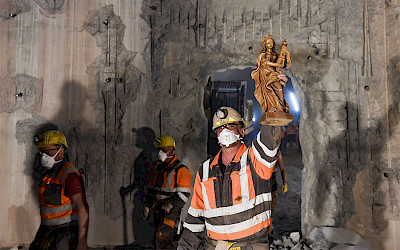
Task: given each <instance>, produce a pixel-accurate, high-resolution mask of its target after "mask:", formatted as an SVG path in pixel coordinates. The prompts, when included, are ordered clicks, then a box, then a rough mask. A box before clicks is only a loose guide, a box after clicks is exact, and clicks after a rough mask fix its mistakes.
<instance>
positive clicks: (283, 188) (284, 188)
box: [281, 184, 287, 194]
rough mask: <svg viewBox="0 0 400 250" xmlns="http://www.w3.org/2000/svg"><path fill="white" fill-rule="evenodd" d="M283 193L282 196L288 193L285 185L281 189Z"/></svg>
mask: <svg viewBox="0 0 400 250" xmlns="http://www.w3.org/2000/svg"><path fill="white" fill-rule="evenodd" d="M281 192H282V194H284V193H286V192H287V184H283V185H282V187H281Z"/></svg>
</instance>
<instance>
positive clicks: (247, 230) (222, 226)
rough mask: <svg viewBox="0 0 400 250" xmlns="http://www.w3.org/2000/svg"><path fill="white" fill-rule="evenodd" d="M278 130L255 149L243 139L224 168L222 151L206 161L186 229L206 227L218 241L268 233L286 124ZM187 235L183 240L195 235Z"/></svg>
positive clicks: (258, 140) (194, 230)
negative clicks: (273, 177) (274, 174)
mask: <svg viewBox="0 0 400 250" xmlns="http://www.w3.org/2000/svg"><path fill="white" fill-rule="evenodd" d="M269 131H275V130H274V129H271V128H269ZM276 131H277V133H276V134H274V133H272V134H273V136H271V133H269V134H268V135H269V136H268V135H265V136H264V137H263V138H261V135H260V133H259V134H258V136H257V138H256V139H255V140H254V141H253V144H252V146H251V147H250V148H247V147H246V146H245V145H244V144H242V146H241V147H240V149H239V151H238V152H237V153H236V155H235V157H234V159H233V160H232V162H231V164H229V165H228V166H226V169H225V172H224V173H222V172H221V170H220V167H219V158H220V157H221V151H220V152H219V153H218V154H217V155H216V156H215V157H214V158H211V159H209V160H207V161H206V162H204V163H203V166H202V167H200V169H199V171H198V172H197V175H196V180H195V184H194V193H193V197H192V202H191V206H190V208H189V210H188V215H187V217H186V221H185V223H184V227H185V230H189V231H190V232H192V233H194V234H196V235H197V234H198V233H201V232H202V231H204V230H205V229H206V230H207V236H208V237H209V238H211V239H214V240H232V241H247V240H254V239H256V238H259V237H263V236H266V235H267V230H268V227H269V225H270V224H271V201H272V197H271V182H270V178H271V175H272V172H273V167H274V165H275V163H276V161H277V158H278V155H279V143H280V135H281V131H280V129H276ZM271 137H273V138H274V139H272V138H271ZM266 145H269V146H270V147H271V148H272V150H271V149H269V148H268V147H267V146H266ZM186 236H187V239H182V238H181V240H182V244H183V243H185V242H186V243H187V242H189V241H191V240H192V239H195V237H191V236H190V233H185V232H184V234H183V236H182V237H183V238H184V237H186ZM180 243H181V242H180Z"/></svg>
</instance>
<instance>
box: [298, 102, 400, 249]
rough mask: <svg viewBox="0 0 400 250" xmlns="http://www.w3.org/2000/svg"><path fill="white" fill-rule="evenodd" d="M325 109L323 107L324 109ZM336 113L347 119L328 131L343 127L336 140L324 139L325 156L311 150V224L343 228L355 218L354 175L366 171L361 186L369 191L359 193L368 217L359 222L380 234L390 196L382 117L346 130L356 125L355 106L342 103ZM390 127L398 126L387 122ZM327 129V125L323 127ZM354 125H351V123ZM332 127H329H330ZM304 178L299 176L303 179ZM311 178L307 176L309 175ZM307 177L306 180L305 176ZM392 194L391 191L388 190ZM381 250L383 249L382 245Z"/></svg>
mask: <svg viewBox="0 0 400 250" xmlns="http://www.w3.org/2000/svg"><path fill="white" fill-rule="evenodd" d="M325 109H326V107H325ZM340 110H342V111H343V110H345V111H346V113H347V119H344V120H342V121H340V122H339V123H338V124H336V125H334V126H335V127H331V129H332V128H336V129H337V128H338V127H340V128H347V129H346V130H343V131H342V133H339V134H337V136H336V137H333V138H332V137H329V134H327V135H325V136H326V138H327V139H326V141H325V145H326V149H327V152H326V155H321V154H320V152H318V151H320V150H321V149H317V148H314V152H313V155H314V157H315V163H316V165H315V169H314V171H315V175H316V177H315V180H316V183H314V185H313V186H310V188H313V190H314V195H313V196H312V197H310V198H311V199H312V200H313V206H312V209H313V211H314V212H315V215H316V217H315V220H316V221H314V222H311V223H312V224H314V226H316V225H321V226H334V227H343V228H346V226H347V222H348V221H349V220H350V219H351V218H352V216H353V215H355V213H356V212H357V211H356V207H355V205H356V204H355V199H354V193H353V189H354V187H355V184H356V178H357V175H358V174H359V173H360V172H363V171H366V172H367V173H369V174H367V175H366V176H368V175H370V176H368V177H369V178H370V183H367V182H368V180H367V179H365V178H364V179H363V180H361V181H362V182H364V183H363V185H364V187H368V188H369V190H361V192H362V193H361V197H363V199H362V202H363V204H361V208H364V209H365V208H371V210H370V211H368V212H366V213H367V214H370V215H371V218H364V219H363V220H365V221H364V222H363V223H364V224H366V225H370V228H368V229H367V230H368V231H370V232H371V233H373V234H376V233H382V232H383V231H384V230H385V229H387V227H388V221H387V220H386V219H384V218H385V214H386V213H387V210H388V209H389V204H390V199H389V198H390V197H389V196H390V193H389V192H388V191H389V190H386V189H385V188H384V186H385V185H383V183H384V182H387V181H388V178H389V174H388V172H390V171H388V170H387V167H386V166H388V162H387V152H386V150H387V148H386V146H385V145H387V143H388V139H389V138H387V136H386V135H387V133H386V132H387V131H386V130H387V129H388V128H387V127H386V126H385V124H386V118H380V119H376V120H375V121H373V122H372V121H371V122H370V123H371V124H374V125H372V126H370V127H369V128H367V126H364V128H366V129H362V128H357V127H354V126H353V127H354V129H349V127H351V126H350V123H357V122H358V119H359V117H352V116H351V114H353V113H355V112H357V107H356V106H355V105H352V104H349V103H347V104H343V106H342V107H341V108H340ZM391 122H392V124H394V123H395V124H396V125H397V124H398V120H397V121H396V122H394V121H391ZM325 125H326V126H330V124H329V123H326V124H325ZM353 125H354V124H353ZM331 126H333V125H331ZM368 168H369V170H368ZM304 177H306V176H303V178H304ZM309 177H311V176H309ZM306 178H307V177H306ZM392 192H393V191H392ZM382 248H383V246H382Z"/></svg>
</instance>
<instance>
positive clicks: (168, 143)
mask: <svg viewBox="0 0 400 250" xmlns="http://www.w3.org/2000/svg"><path fill="white" fill-rule="evenodd" d="M156 147H157V148H163V147H174V148H175V140H174V138H172V137H171V136H161V137H160V138H158V139H157V141H156Z"/></svg>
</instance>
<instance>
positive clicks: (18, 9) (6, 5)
mask: <svg viewBox="0 0 400 250" xmlns="http://www.w3.org/2000/svg"><path fill="white" fill-rule="evenodd" d="M29 10H30V1H28V0H20V1H13V0H2V1H0V17H1V18H5V19H10V18H14V17H16V16H17V15H18V14H19V13H22V12H27V11H29Z"/></svg>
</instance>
